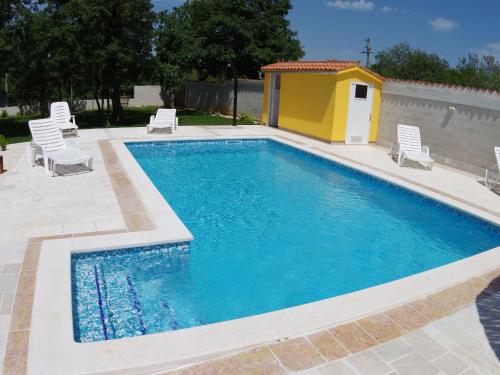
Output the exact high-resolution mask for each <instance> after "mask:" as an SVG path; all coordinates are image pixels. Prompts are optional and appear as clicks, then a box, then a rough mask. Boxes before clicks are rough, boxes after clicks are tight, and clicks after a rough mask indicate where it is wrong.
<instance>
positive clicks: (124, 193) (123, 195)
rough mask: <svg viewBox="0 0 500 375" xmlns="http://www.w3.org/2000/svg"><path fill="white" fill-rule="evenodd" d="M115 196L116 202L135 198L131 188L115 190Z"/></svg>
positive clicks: (133, 190)
mask: <svg viewBox="0 0 500 375" xmlns="http://www.w3.org/2000/svg"><path fill="white" fill-rule="evenodd" d="M115 194H116V197H117V198H118V201H121V200H126V199H132V198H135V197H136V196H137V193H136V191H135V189H134V188H133V187H132V186H129V187H121V188H115Z"/></svg>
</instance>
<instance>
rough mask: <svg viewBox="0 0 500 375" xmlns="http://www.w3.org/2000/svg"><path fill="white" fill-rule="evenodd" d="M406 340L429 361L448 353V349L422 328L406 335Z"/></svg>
mask: <svg viewBox="0 0 500 375" xmlns="http://www.w3.org/2000/svg"><path fill="white" fill-rule="evenodd" d="M405 339H406V341H407V342H408V343H409V344H410V345H411V346H413V347H414V348H415V349H416V350H417V351H418V352H419V353H420V354H421V355H422V356H423V357H424V358H426V359H427V360H429V361H432V360H433V359H436V358H437V357H439V356H441V355H443V354H444V353H446V349H445V348H443V347H442V346H441V344H439V343H438V342H437V341H436V340H434V339H433V338H431V337H430V336H429V335H427V334H426V333H425V332H423V331H422V330H418V331H414V332H412V333H410V334H409V335H406V336H405Z"/></svg>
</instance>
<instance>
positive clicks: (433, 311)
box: [409, 298, 456, 321]
mask: <svg viewBox="0 0 500 375" xmlns="http://www.w3.org/2000/svg"><path fill="white" fill-rule="evenodd" d="M409 305H410V306H411V307H412V308H413V309H415V310H417V311H418V312H419V313H420V314H422V315H423V316H425V317H426V318H427V319H429V320H431V321H433V320H437V319H441V318H443V317H445V316H447V315H450V314H451V313H453V312H454V311H456V309H455V308H453V306H448V305H445V304H442V303H439V304H437V305H436V304H434V303H432V302H431V300H430V299H429V298H423V299H420V300H417V301H414V302H412V303H410V304H409Z"/></svg>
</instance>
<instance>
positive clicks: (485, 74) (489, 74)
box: [455, 53, 500, 91]
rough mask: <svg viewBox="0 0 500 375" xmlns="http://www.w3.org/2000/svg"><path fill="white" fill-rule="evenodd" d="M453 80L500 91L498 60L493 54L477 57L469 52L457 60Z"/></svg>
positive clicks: (466, 84)
mask: <svg viewBox="0 0 500 375" xmlns="http://www.w3.org/2000/svg"><path fill="white" fill-rule="evenodd" d="M455 81H456V83H457V84H460V85H463V86H471V87H477V88H484V89H492V90H497V91H500V61H498V60H497V59H496V58H495V57H494V56H493V55H484V56H481V57H479V56H478V55H477V54H476V53H469V54H468V55H467V57H462V58H461V59H460V60H459V63H458V65H457V68H456V74H455Z"/></svg>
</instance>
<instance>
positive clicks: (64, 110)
mask: <svg viewBox="0 0 500 375" xmlns="http://www.w3.org/2000/svg"><path fill="white" fill-rule="evenodd" d="M50 117H51V118H52V119H53V120H54V123H55V124H56V125H57V126H58V127H59V129H60V130H61V132H63V133H70V134H71V133H74V134H75V135H76V136H78V126H76V120H75V116H74V115H72V114H71V113H70V111H69V105H68V103H67V102H54V103H51V104H50Z"/></svg>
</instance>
